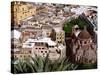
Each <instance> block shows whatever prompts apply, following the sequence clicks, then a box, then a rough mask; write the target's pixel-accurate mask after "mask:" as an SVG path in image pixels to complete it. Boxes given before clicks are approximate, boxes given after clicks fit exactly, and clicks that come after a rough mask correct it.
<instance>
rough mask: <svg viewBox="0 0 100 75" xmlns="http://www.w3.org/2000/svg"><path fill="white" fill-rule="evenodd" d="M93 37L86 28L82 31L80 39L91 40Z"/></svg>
mask: <svg viewBox="0 0 100 75" xmlns="http://www.w3.org/2000/svg"><path fill="white" fill-rule="evenodd" d="M90 37H91V35H90V33H89V32H88V31H87V30H86V28H84V30H82V31H81V32H80V33H79V35H78V38H80V39H89V38H90Z"/></svg>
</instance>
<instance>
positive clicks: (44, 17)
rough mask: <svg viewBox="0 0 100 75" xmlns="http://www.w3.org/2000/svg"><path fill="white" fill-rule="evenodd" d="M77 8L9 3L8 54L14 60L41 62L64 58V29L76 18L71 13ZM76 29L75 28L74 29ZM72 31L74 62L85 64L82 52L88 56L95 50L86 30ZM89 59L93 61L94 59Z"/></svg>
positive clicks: (58, 5)
mask: <svg viewBox="0 0 100 75" xmlns="http://www.w3.org/2000/svg"><path fill="white" fill-rule="evenodd" d="M78 7H79V6H77V5H62V4H61V5H60V4H51V3H29V2H20V1H14V2H12V27H13V28H12V31H11V51H12V57H14V60H18V59H24V58H30V57H33V58H35V57H36V56H41V57H43V58H45V57H47V56H48V58H49V59H50V60H58V59H62V58H64V57H66V51H67V50H66V41H65V31H64V30H63V27H64V23H65V22H66V21H68V20H69V19H71V18H77V17H78V16H79V14H76V12H72V10H71V9H72V8H78ZM75 27H78V26H76V25H75ZM75 27H73V31H72V33H73V34H74V36H75V38H73V39H72V41H73V44H72V48H73V54H74V55H75V60H76V61H80V60H85V57H82V56H83V53H84V52H83V51H84V50H87V51H88V52H86V55H87V56H88V55H89V54H87V53H90V52H91V51H90V50H92V49H93V51H96V46H95V44H94V43H93V42H92V39H91V35H90V34H89V33H88V32H87V31H86V29H85V28H84V30H83V31H82V30H75V29H74V28H75ZM83 35H84V36H83ZM77 37H78V38H77ZM76 38H77V41H76ZM85 46H86V47H85ZM84 48H86V49H84ZM81 51H82V52H81ZM92 53H94V52H92ZM90 55H91V53H90ZM87 56H86V57H87ZM89 57H90V56H89ZM83 58H84V59H83ZM90 59H91V61H92V59H93V60H94V59H96V58H95V57H93V58H90ZM92 62H94V61H92Z"/></svg>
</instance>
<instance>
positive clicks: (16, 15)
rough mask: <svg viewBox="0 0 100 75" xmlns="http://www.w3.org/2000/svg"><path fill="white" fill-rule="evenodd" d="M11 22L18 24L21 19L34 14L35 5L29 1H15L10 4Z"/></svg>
mask: <svg viewBox="0 0 100 75" xmlns="http://www.w3.org/2000/svg"><path fill="white" fill-rule="evenodd" d="M11 6H12V7H11V13H12V15H11V19H12V24H14V25H18V26H19V25H20V23H21V21H22V20H24V19H26V18H28V17H30V16H32V15H35V14H36V7H35V6H33V5H32V4H30V3H25V2H20V1H15V2H12V5H11Z"/></svg>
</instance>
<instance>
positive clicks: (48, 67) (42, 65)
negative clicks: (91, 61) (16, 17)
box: [12, 57, 78, 74]
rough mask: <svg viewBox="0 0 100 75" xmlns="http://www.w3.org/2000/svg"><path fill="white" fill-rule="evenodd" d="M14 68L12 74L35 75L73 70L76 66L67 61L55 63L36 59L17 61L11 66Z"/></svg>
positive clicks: (39, 58) (46, 59)
mask: <svg viewBox="0 0 100 75" xmlns="http://www.w3.org/2000/svg"><path fill="white" fill-rule="evenodd" d="M12 65H13V66H14V67H13V68H14V71H13V73H15V74H16V73H35V72H36V73H37V72H53V71H66V70H75V69H77V67H78V66H77V65H75V64H72V63H70V62H69V60H68V59H65V58H64V59H62V60H60V61H59V60H56V61H55V62H53V61H51V60H49V59H48V57H47V58H42V57H36V58H32V60H30V61H29V60H26V59H25V60H19V62H18V63H17V64H12Z"/></svg>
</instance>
